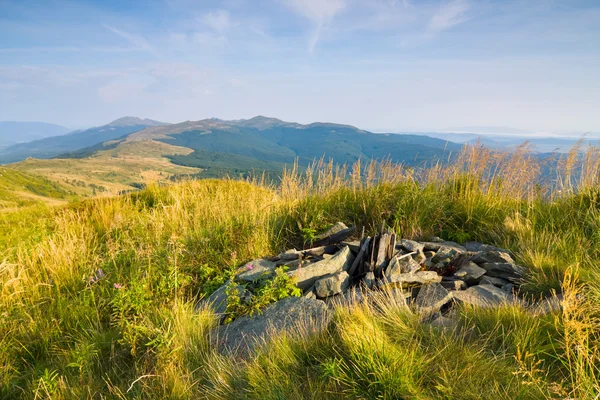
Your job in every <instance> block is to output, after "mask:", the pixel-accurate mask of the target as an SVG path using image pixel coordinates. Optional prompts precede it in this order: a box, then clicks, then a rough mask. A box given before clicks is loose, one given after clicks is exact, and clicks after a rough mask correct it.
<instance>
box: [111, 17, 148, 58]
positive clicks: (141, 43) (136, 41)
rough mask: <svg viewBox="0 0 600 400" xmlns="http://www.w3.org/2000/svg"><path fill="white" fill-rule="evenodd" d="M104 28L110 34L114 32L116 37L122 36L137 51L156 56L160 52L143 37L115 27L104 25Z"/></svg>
mask: <svg viewBox="0 0 600 400" xmlns="http://www.w3.org/2000/svg"><path fill="white" fill-rule="evenodd" d="M102 26H103V27H104V28H105V29H106V30H108V31H109V32H112V33H114V34H115V35H117V36H120V37H121V38H123V39H125V40H126V41H127V42H128V43H130V44H132V45H133V46H135V47H136V48H137V49H139V50H143V51H146V52H148V53H151V54H154V55H158V52H157V50H156V49H155V48H154V46H152V45H151V44H150V42H148V41H147V40H146V38H144V37H143V36H141V35H135V34H132V33H129V32H126V31H124V30H121V29H118V28H115V27H114V26H111V25H106V24H104V25H102Z"/></svg>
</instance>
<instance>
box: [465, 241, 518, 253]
mask: <svg viewBox="0 0 600 400" xmlns="http://www.w3.org/2000/svg"><path fill="white" fill-rule="evenodd" d="M465 249H467V251H469V252H473V253H479V252H483V251H499V252H502V253H509V251H508V250H506V249H502V248H500V247H496V246H492V245H489V244H483V243H479V242H467V243H465Z"/></svg>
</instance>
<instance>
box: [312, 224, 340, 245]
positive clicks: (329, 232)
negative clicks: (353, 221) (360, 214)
mask: <svg viewBox="0 0 600 400" xmlns="http://www.w3.org/2000/svg"><path fill="white" fill-rule="evenodd" d="M345 229H348V227H347V226H346V224H344V223H343V222H336V223H335V224H333V225H332V226H331V227H330V228H329V229H327V230H326V231H325V232H323V233H322V234H320V235H318V236H317V237H316V238H315V241H318V240H322V239H325V238H327V237H329V236H331V235H335V234H336V233H339V232H341V231H343V230H345Z"/></svg>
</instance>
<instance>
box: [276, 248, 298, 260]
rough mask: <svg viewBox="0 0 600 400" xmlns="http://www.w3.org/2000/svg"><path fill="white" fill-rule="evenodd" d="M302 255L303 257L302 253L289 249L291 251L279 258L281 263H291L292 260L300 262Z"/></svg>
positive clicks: (280, 255)
mask: <svg viewBox="0 0 600 400" xmlns="http://www.w3.org/2000/svg"><path fill="white" fill-rule="evenodd" d="M301 255H302V252H300V251H298V250H296V249H289V250H287V251H285V252H283V253H281V254H279V255H278V256H277V258H278V259H279V260H280V261H291V260H298V259H299V258H300V256H301Z"/></svg>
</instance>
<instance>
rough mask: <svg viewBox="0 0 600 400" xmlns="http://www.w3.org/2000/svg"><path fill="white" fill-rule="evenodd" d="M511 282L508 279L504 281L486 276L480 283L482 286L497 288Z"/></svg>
mask: <svg viewBox="0 0 600 400" xmlns="http://www.w3.org/2000/svg"><path fill="white" fill-rule="evenodd" d="M509 283H510V282H509V281H507V280H506V279H502V278H495V277H493V276H484V277H483V278H481V280H480V281H479V284H480V285H494V286H496V287H499V288H501V287H503V286H506V285H508V284H509Z"/></svg>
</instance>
